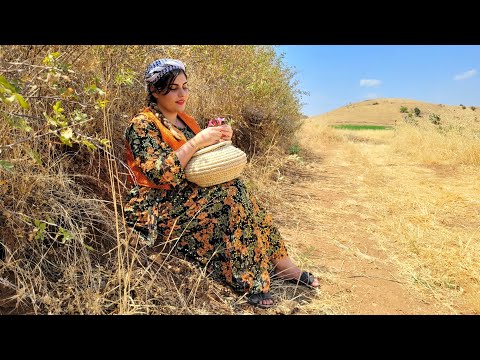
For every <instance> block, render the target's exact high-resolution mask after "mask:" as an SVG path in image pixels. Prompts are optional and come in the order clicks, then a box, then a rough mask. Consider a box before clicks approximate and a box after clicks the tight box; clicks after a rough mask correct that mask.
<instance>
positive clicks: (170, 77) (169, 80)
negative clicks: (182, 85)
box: [147, 69, 188, 105]
mask: <svg viewBox="0 0 480 360" xmlns="http://www.w3.org/2000/svg"><path fill="white" fill-rule="evenodd" d="M180 73H183V74H184V75H185V78H188V77H187V74H186V73H185V72H184V71H183V70H182V69H174V70H172V71H170V72H168V73H166V74H165V75H164V76H162V77H161V78H160V79H158V81H157V82H156V83H154V84H152V85H149V86H148V94H147V104H148V105H149V104H151V103H156V102H157V99H155V96H153V94H152V91H151V90H150V86H153V87H154V88H155V89H157V91H158V92H160V94H162V95H167V94H168V93H169V92H170V86H172V84H173V82H174V81H175V79H176V78H177V76H178V74H180Z"/></svg>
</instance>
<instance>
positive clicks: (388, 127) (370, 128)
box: [331, 125, 393, 130]
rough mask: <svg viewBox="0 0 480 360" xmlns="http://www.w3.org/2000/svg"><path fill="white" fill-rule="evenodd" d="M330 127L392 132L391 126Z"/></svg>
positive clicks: (334, 126)
mask: <svg viewBox="0 0 480 360" xmlns="http://www.w3.org/2000/svg"><path fill="white" fill-rule="evenodd" d="M331 127H333V128H335V129H342V130H393V126H383V125H331Z"/></svg>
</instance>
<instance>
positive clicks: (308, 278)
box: [290, 271, 315, 287]
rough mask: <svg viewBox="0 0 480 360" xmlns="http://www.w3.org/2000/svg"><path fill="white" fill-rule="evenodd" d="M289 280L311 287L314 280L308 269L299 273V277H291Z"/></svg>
mask: <svg viewBox="0 0 480 360" xmlns="http://www.w3.org/2000/svg"><path fill="white" fill-rule="evenodd" d="M290 281H291V282H294V283H300V284H302V285H305V286H308V287H313V286H312V284H313V282H314V281H315V276H313V274H312V273H310V272H308V271H302V275H300V279H298V280H295V279H292V280H290Z"/></svg>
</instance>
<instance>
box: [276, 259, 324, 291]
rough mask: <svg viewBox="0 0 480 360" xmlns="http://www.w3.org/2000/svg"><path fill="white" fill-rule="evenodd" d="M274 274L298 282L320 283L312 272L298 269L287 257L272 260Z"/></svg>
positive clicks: (313, 285) (313, 284)
mask: <svg viewBox="0 0 480 360" xmlns="http://www.w3.org/2000/svg"><path fill="white" fill-rule="evenodd" d="M272 262H273V265H274V266H275V274H276V275H277V276H278V277H279V278H280V279H283V280H290V281H295V282H298V283H300V284H304V285H309V286H312V287H318V286H319V285H320V283H319V282H318V279H317V278H315V277H314V276H313V275H312V274H310V273H308V272H306V271H302V270H300V269H299V268H298V267H297V266H296V265H295V264H294V263H293V262H292V260H291V259H290V258H289V257H286V258H283V259H281V260H273V261H272Z"/></svg>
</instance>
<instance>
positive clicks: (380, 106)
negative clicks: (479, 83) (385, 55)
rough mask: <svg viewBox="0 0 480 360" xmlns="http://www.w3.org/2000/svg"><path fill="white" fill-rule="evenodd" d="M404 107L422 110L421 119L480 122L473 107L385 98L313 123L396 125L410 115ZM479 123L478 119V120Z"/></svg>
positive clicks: (337, 111)
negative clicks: (432, 116) (402, 110)
mask: <svg viewBox="0 0 480 360" xmlns="http://www.w3.org/2000/svg"><path fill="white" fill-rule="evenodd" d="M402 106H404V107H406V108H407V109H408V112H411V113H413V111H414V110H413V109H415V108H418V109H420V118H419V120H420V119H422V118H424V119H427V120H428V118H429V116H430V114H432V113H434V114H437V115H439V116H440V117H443V116H445V117H447V116H448V117H449V118H452V119H455V118H458V119H460V118H462V119H466V118H470V117H472V118H477V117H479V118H480V109H479V110H478V112H477V109H475V108H474V109H472V108H471V107H470V106H467V105H465V108H464V107H463V106H460V105H458V106H452V105H443V104H431V103H427V102H423V101H417V100H411V99H397V98H382V99H372V100H365V101H361V102H358V103H354V104H349V105H346V106H343V107H341V108H338V109H335V110H332V111H330V112H327V113H324V114H321V115H316V116H312V117H311V119H313V120H319V121H322V122H323V121H325V122H327V123H328V124H332V125H333V124H355V125H357V124H358V125H387V126H388V125H395V122H396V121H401V120H403V117H404V116H405V115H407V114H405V113H401V112H400V108H401V107H402ZM475 120H476V119H475Z"/></svg>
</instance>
